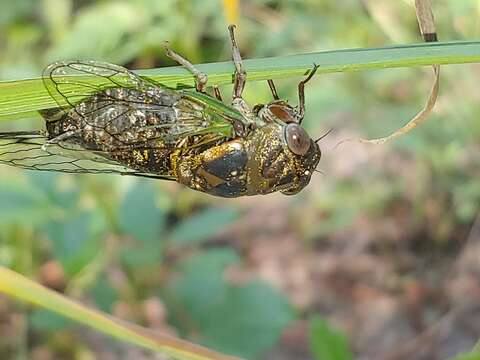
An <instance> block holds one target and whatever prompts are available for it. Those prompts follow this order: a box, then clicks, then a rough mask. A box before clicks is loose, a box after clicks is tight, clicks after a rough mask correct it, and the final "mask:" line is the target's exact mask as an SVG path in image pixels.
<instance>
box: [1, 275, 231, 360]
mask: <svg viewBox="0 0 480 360" xmlns="http://www.w3.org/2000/svg"><path fill="white" fill-rule="evenodd" d="M0 292H3V293H5V294H7V295H9V296H11V297H14V298H17V299H19V300H22V301H26V302H29V303H31V304H35V305H37V306H40V307H42V308H45V309H48V310H51V311H53V312H55V313H57V314H59V315H62V316H65V317H67V318H69V319H72V320H74V321H76V322H78V323H82V324H84V325H87V326H90V327H92V328H94V329H95V330H98V331H100V332H103V333H105V334H107V335H110V336H112V337H114V338H117V339H120V340H122V341H124V342H128V343H132V344H135V345H138V346H141V347H144V348H146V349H150V350H153V351H156V352H159V353H162V354H165V355H170V356H172V357H174V358H176V359H188V360H207V359H217V360H235V359H237V358H234V357H230V356H226V355H222V354H219V353H217V352H214V351H212V350H209V349H206V348H203V347H201V346H198V345H195V344H192V343H189V342H186V341H184V340H180V339H177V338H174V337H172V336H168V335H162V334H158V333H153V332H151V331H150V330H148V329H145V328H142V327H139V326H136V325H133V324H130V323H127V322H125V321H121V320H119V319H115V318H113V317H111V316H109V315H107V314H104V313H102V312H100V311H96V310H92V309H89V308H87V307H85V306H84V305H81V304H79V303H77V302H75V301H72V300H70V299H68V298H66V297H64V296H62V295H61V294H58V293H56V292H54V291H52V290H49V289H47V288H45V287H43V286H42V285H39V284H37V283H35V282H34V281H32V280H29V279H27V278H26V277H24V276H22V275H20V274H18V273H16V272H14V271H12V270H9V269H7V268H5V267H2V266H0Z"/></svg>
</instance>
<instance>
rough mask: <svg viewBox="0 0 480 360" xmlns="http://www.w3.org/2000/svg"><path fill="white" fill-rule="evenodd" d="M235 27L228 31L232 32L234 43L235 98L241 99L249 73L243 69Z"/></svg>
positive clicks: (229, 28)
mask: <svg viewBox="0 0 480 360" xmlns="http://www.w3.org/2000/svg"><path fill="white" fill-rule="evenodd" d="M234 30H235V25H229V26H228V31H229V32H230V41H231V43H232V58H233V63H234V64H235V79H234V84H233V98H234V99H235V98H241V97H242V93H243V89H244V87H245V82H246V80H247V72H246V71H245V68H244V67H243V62H242V57H241V56H240V50H239V49H238V46H237V41H236V40H235V32H234Z"/></svg>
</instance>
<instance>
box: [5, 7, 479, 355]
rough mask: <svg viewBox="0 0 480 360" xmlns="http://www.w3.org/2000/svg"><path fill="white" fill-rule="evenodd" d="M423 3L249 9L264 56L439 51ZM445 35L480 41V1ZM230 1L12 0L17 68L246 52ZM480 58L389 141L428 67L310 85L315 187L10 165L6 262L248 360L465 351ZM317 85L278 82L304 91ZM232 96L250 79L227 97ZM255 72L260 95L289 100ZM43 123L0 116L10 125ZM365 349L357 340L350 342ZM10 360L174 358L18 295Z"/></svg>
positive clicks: (445, 78) (249, 95) (248, 33)
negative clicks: (378, 142) (422, 31)
mask: <svg viewBox="0 0 480 360" xmlns="http://www.w3.org/2000/svg"><path fill="white" fill-rule="evenodd" d="M412 3H413V1H407V0H405V1H381V2H380V1H374V0H363V1H362V0H343V1H336V0H322V1H318V0H306V1H296V0H294V1H286V0H244V1H241V3H240V6H239V8H238V14H237V24H238V41H239V45H240V49H241V51H242V54H243V56H244V57H246V58H256V57H266V56H280V55H288V54H295V53H302V52H312V51H320V50H328V49H338V48H351V47H381V46H387V45H390V44H399V43H414V42H421V37H420V35H419V31H418V27H417V22H416V18H415V12H414V8H413V4H412ZM434 12H435V15H436V20H437V27H438V33H439V38H440V39H441V40H459V39H474V38H478V37H479V35H480V22H479V14H480V5H479V2H478V1H476V0H463V1H458V0H457V1H455V0H438V1H435V2H434ZM227 23H228V22H227V20H226V16H225V8H224V3H223V2H222V1H220V0H194V1H184V0H162V1H156V0H130V1H120V0H82V1H81V0H78V1H69V0H43V1H39V0H17V1H7V0H1V1H0V78H1V79H2V80H8V79H20V78H28V77H37V76H39V74H41V71H42V69H43V67H45V66H46V65H47V64H48V63H50V62H52V61H55V60H60V59H79V58H80V59H95V60H105V61H109V62H113V63H117V64H121V65H124V66H127V67H129V68H132V69H137V68H151V67H161V66H170V65H173V63H172V62H171V61H170V60H168V59H167V58H166V57H165V55H164V53H163V49H162V43H163V41H164V40H169V41H170V43H171V46H172V48H174V49H175V50H177V51H178V52H179V53H181V54H183V55H184V56H185V57H187V58H188V59H190V60H191V61H192V62H194V63H200V62H213V61H222V60H227V59H229V58H230V48H229V43H228V38H227V32H226V26H227ZM478 79H480V67H479V66H478V65H454V66H444V67H442V78H441V93H440V98H439V102H438V104H437V107H436V110H435V114H434V115H433V116H432V117H431V118H430V119H429V120H428V121H427V122H426V123H425V124H424V125H422V126H420V127H419V128H418V129H416V130H415V131H413V132H412V133H410V134H408V135H407V136H404V137H402V138H401V139H400V140H398V141H396V142H394V143H391V144H387V145H384V146H376V147H375V146H366V145H362V144H353V143H352V144H344V145H342V146H340V147H338V148H336V149H335V148H334V146H335V144H336V143H337V142H338V141H340V140H342V139H345V138H351V137H358V136H362V137H378V136H383V135H386V134H388V133H389V132H391V131H393V130H395V129H397V128H398V127H400V126H401V125H402V124H404V123H405V122H406V121H408V119H409V118H410V117H411V116H412V115H413V114H414V113H415V112H416V111H418V110H419V109H420V107H421V106H423V102H424V101H425V100H424V99H425V98H426V96H427V92H428V89H429V87H430V84H431V81H432V74H431V70H430V69H429V68H411V69H389V70H381V71H371V72H361V73H343V74H331V75H324V76H317V77H315V78H314V79H313V80H312V81H311V82H310V83H309V84H308V88H307V94H306V95H307V100H306V101H307V114H306V120H305V122H304V124H305V126H306V128H307V129H308V131H309V133H310V134H312V136H313V137H316V136H317V135H321V134H323V133H324V132H325V131H327V130H328V129H334V132H333V134H331V135H330V136H328V137H327V138H326V139H325V140H323V141H322V144H321V146H322V150H323V158H322V161H321V163H320V170H321V171H322V172H323V175H321V174H317V175H316V176H315V177H314V178H313V179H312V182H311V184H310V185H309V187H307V188H306V189H305V190H304V191H303V192H302V193H300V194H299V195H296V196H293V197H288V196H285V195H282V194H272V195H268V196H265V197H252V198H240V199H216V198H214V197H210V196H207V195H204V194H201V193H197V192H194V191H191V190H189V189H186V188H183V187H181V186H179V185H177V184H171V183H165V182H161V181H151V180H141V179H136V178H126V177H118V176H100V175H84V176H70V175H65V174H60V175H59V174H55V173H40V172H28V171H21V170H19V169H15V168H9V167H5V166H1V167H0V263H1V264H2V265H5V266H8V267H9V268H12V269H14V270H16V271H18V272H20V273H22V274H25V275H27V276H28V277H30V278H34V279H36V280H38V281H39V282H41V283H43V284H45V285H47V286H49V287H51V288H53V289H56V290H58V291H61V292H63V293H65V294H67V295H68V296H71V297H73V298H76V299H79V300H81V301H82V302H83V303H85V304H90V305H91V306H93V307H97V308H99V309H102V310H104V311H107V312H109V313H112V314H114V315H115V316H118V317H120V318H123V319H126V320H129V321H133V322H135V323H138V324H142V325H145V326H148V327H150V328H152V329H155V330H159V331H164V332H169V333H171V334H175V335H178V336H181V337H184V338H187V339H190V340H192V341H195V342H199V343H201V344H204V345H206V346H209V347H212V348H215V349H218V350H220V351H224V352H227V353H230V354H235V355H239V356H243V357H246V358H249V359H254V358H255V359H280V360H282V359H299V360H303V359H327V357H325V356H324V357H322V356H321V354H323V353H322V351H323V350H322V346H323V345H324V344H325V343H330V345H331V344H334V346H337V347H338V348H345V350H340V351H344V352H347V351H352V352H353V353H354V354H355V355H354V357H355V358H358V359H405V358H408V359H446V358H448V357H451V356H454V355H455V354H457V353H459V352H462V351H467V350H470V349H471V348H472V347H473V346H474V344H475V342H476V341H478V338H479V334H480V305H479V304H480V281H479V278H480V261H479V259H480V217H479V214H480V182H479V179H480V157H479V155H478V154H479V150H480V122H479V121H478V120H479V119H478V109H479V108H478V103H479V100H480V92H479V91H478ZM299 80H300V79H289V80H284V81H277V87H278V90H279V93H280V95H281V97H284V98H288V99H291V101H292V102H295V101H296V98H297V96H296V84H297V83H298V81H299ZM222 90H223V93H224V95H225V94H228V93H230V92H231V86H226V87H224V88H222ZM270 96H271V95H270V92H269V90H268V86H267V84H266V83H265V82H249V83H247V91H246V100H247V101H248V102H249V103H252V104H254V103H257V102H265V101H269V100H270ZM40 128H43V124H42V121H41V119H39V118H36V119H24V120H23V119H22V120H15V121H12V122H8V121H2V122H0V129H1V130H2V131H6V130H13V129H24V130H30V129H40ZM346 349H350V350H346ZM0 358H2V359H27V358H28V359H38V360H48V359H132V358H135V359H158V358H159V357H158V356H155V355H152V354H150V353H148V352H143V351H140V350H138V349H136V348H134V347H130V346H127V345H125V344H120V343H118V342H115V341H113V340H110V339H109V338H106V337H103V336H101V335H99V334H98V333H96V332H94V331H91V330H88V329H85V328H82V327H79V326H77V325H75V324H72V323H69V322H67V321H66V320H64V319H62V318H59V317H57V316H54V315H52V314H50V313H48V312H46V311H43V310H38V309H35V308H30V307H27V306H25V305H21V304H19V303H16V302H11V301H10V300H8V299H7V298H5V297H3V296H0Z"/></svg>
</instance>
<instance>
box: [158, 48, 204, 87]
mask: <svg viewBox="0 0 480 360" xmlns="http://www.w3.org/2000/svg"><path fill="white" fill-rule="evenodd" d="M165 51H166V54H167V56H168V57H169V58H170V59H172V60H174V61H176V62H177V63H179V64H180V65H182V66H184V67H185V68H186V69H187V70H188V71H190V72H191V73H192V74H193V75H194V76H195V88H196V89H197V91H198V92H201V93H205V88H206V86H207V82H208V76H207V74H204V73H202V72H201V71H200V70H198V69H197V68H196V67H195V66H193V64H192V63H191V62H190V61H188V60H187V59H185V58H184V57H183V56H181V55H179V54H177V53H176V52H175V51H173V50H172V49H170V47H169V45H168V43H165Z"/></svg>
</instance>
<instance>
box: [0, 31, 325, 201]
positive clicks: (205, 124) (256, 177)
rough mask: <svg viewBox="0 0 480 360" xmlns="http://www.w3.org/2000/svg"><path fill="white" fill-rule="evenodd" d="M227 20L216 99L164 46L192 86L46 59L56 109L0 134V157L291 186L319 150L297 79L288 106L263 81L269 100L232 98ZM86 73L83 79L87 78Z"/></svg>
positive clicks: (244, 189)
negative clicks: (28, 128)
mask: <svg viewBox="0 0 480 360" xmlns="http://www.w3.org/2000/svg"><path fill="white" fill-rule="evenodd" d="M234 28H235V27H234V25H231V26H229V35H230V40H231V45H232V54H233V55H232V57H233V62H234V65H235V72H234V86H233V96H232V101H231V104H230V105H226V104H224V102H223V101H222V97H221V94H220V92H219V90H218V88H217V87H215V86H214V87H213V95H210V94H208V93H207V91H206V90H207V82H208V79H207V76H206V75H205V74H203V73H201V72H200V71H198V70H197V69H196V68H195V67H194V66H193V65H192V64H191V63H190V62H188V61H187V60H186V59H185V58H183V57H182V56H180V55H179V54H177V53H176V52H174V51H173V50H171V49H170V48H169V47H168V45H166V53H167V55H168V56H169V57H170V58H172V59H173V60H175V61H176V62H178V63H179V64H181V65H183V66H184V67H185V68H186V69H187V70H189V71H190V72H191V73H192V74H193V75H194V77H195V90H174V89H171V88H168V87H166V86H163V85H161V84H158V83H156V82H153V81H151V80H149V79H147V78H144V77H141V76H138V75H136V74H135V73H133V72H131V71H129V70H127V69H125V68H123V67H121V66H117V65H113V64H108V63H101V62H95V61H67V62H56V63H53V64H51V65H50V66H48V67H47V68H46V69H45V71H44V76H43V81H44V85H45V87H46V89H47V90H48V92H49V94H50V96H51V97H52V98H53V99H54V100H55V101H56V103H57V104H58V107H57V108H53V109H47V110H42V111H41V112H40V113H41V115H42V117H43V118H44V120H45V127H46V130H45V131H37V132H10V133H0V163H2V164H7V165H13V166H17V167H21V168H26V169H34V170H44V171H61V172H67V173H116V174H121V175H135V176H145V177H150V178H157V179H163V180H173V181H177V182H179V183H181V184H183V185H185V186H188V187H189V188H191V189H194V190H198V191H202V192H205V193H207V194H211V195H214V196H220V197H239V196H244V195H258V194H269V193H273V192H277V191H280V192H282V193H284V194H296V193H298V192H299V191H300V190H302V189H303V188H304V187H305V186H306V185H307V184H308V183H309V182H310V179H311V176H312V174H313V172H314V171H315V169H316V167H317V164H318V162H319V161H320V157H321V151H320V148H319V146H318V144H317V142H316V141H314V140H313V139H312V138H310V136H309V135H308V134H307V132H306V131H305V130H304V129H303V128H302V126H301V123H302V120H303V117H304V114H305V96H304V86H305V84H306V83H307V82H308V81H309V80H310V79H311V78H312V76H313V75H314V73H315V71H316V70H317V66H314V67H313V68H312V70H311V71H310V72H309V74H308V76H307V77H306V78H305V79H304V80H303V81H301V82H300V83H299V85H298V94H299V104H298V106H296V107H293V106H291V105H289V104H288V103H287V101H285V100H281V99H280V98H279V96H278V95H277V91H276V89H275V85H274V83H273V81H271V80H269V81H268V84H269V86H270V89H271V91H272V95H273V100H272V101H271V102H269V103H267V104H259V105H255V106H254V107H253V108H251V107H250V106H249V105H248V104H247V103H246V102H245V101H244V99H243V98H242V92H243V89H244V86H245V81H246V77H247V74H246V71H245V68H244V65H243V62H242V59H241V56H240V52H239V49H238V47H237V44H236V41H235V34H234ZM92 76H93V81H92Z"/></svg>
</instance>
